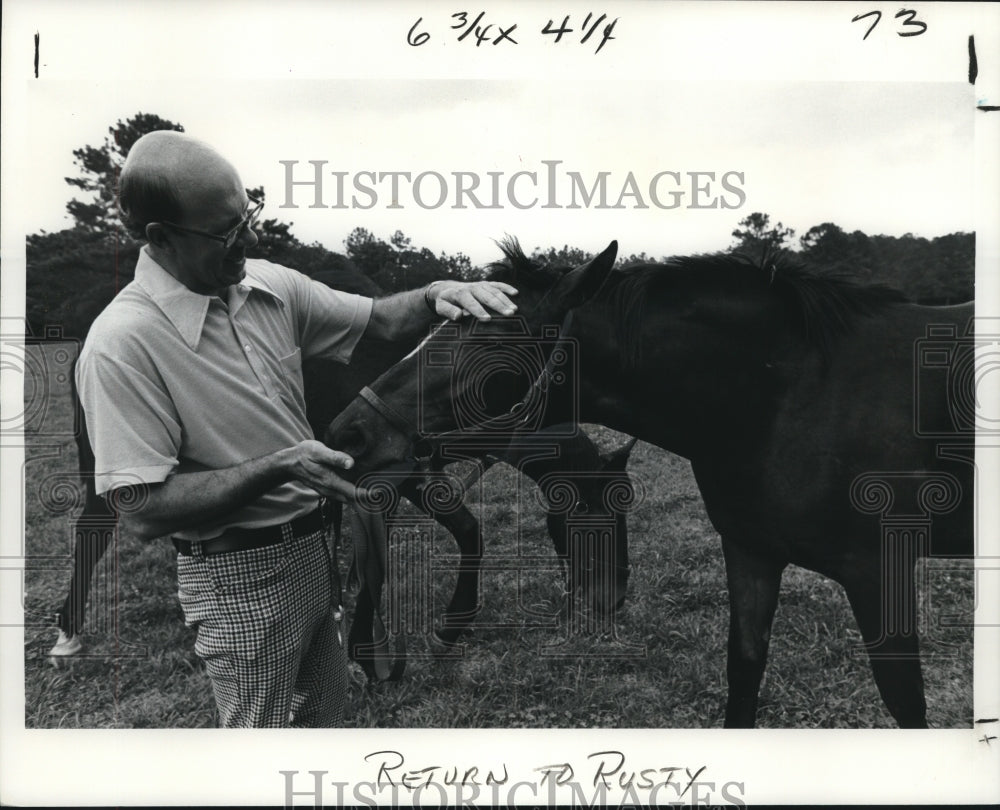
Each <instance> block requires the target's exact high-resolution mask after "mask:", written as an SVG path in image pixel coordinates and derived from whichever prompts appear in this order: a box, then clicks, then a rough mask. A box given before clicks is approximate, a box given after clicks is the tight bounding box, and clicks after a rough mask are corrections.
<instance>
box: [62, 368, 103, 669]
mask: <svg viewBox="0 0 1000 810" xmlns="http://www.w3.org/2000/svg"><path fill="white" fill-rule="evenodd" d="M71 392H72V397H73V402H74V404H76V403H77V402H78V401H77V398H76V387H75V386H73V387H72V389H71ZM76 407H78V405H76ZM76 449H77V458H78V463H79V468H80V478H81V480H82V481H83V485H84V487H85V488H86V500H85V501H84V505H83V511H82V512H81V513H80V515H79V516H78V517H77V519H76V522H75V523H74V525H73V573H72V575H71V576H70V582H69V590H68V591H67V593H66V599H65V600H64V601H63V604H62V607H61V608H60V609H59V611H58V612H57V613H56V624H57V626H58V628H59V638H58V639H57V641H56V644H55V646H54V647H53V648H52V649H51V650H50V651H49V655H51V656H54V657H55V658H59V657H65V656H69V655H75V654H76V653H78V652H80V651H81V650H82V649H83V647H82V645H81V644H80V641H79V639H77V638H76V636H78V635H79V634H80V633H81V632H83V624H84V618H85V614H86V607H87V596H88V595H89V593H90V585H91V581H92V579H93V576H94V568H95V567H96V566H97V563H98V562H99V561H100V559H101V558H102V557H103V556H104V553H105V552H106V551H107V549H108V546H109V545H110V544H111V541H112V540H113V539H114V536H115V528H116V516H115V513H114V512H113V511H112V510H111V508H110V507H109V506H108V503H107V501H105V500H104V498H102V497H101V496H100V495H98V494H97V491H96V488H95V486H94V454H93V451H92V450H91V448H90V439H89V437H88V434H87V425H86V422H85V421H84V420H83V416H82V413H81V415H80V431H79V433H78V434H77V436H76Z"/></svg>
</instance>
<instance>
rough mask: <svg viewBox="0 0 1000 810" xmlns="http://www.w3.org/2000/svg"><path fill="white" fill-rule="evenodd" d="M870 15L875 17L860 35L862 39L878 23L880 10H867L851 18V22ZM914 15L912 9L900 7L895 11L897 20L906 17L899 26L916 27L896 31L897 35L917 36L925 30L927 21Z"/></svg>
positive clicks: (866, 37)
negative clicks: (909, 29) (914, 29)
mask: <svg viewBox="0 0 1000 810" xmlns="http://www.w3.org/2000/svg"><path fill="white" fill-rule="evenodd" d="M872 16H874V17H875V19H874V21H873V22H872V24H871V25H870V26H869V27H868V30H867V31H865V35H864V36H863V37H861V39H862V40H866V39H868V35H869V34H870V33H871V32H872V31H874V30H875V26H876V25H878V24H879V20H881V19H882V12H881V11H869V12H868V13H866V14H858V15H857V16H856V17H854V18H852V19H851V22H857V21H858V20H863V19H865V18H866V17H872ZM916 16H917V12H915V11H913V10H912V9H908V8H901V9H900V10H899V11H897V12H896V17H895V18H896V19H897V20H898V19H899V18H900V17H905V18H906V19H905V20H903V22H902V23H900V26H901V27H903V28H905V27H906V26H911V27H913V28H916V29H917V30H916V31H897V32H896V34H897V35H899V36H901V37H916V36H919V35H920V34H922V33H924V31H926V30H927V23H924V22H921V21H920V20H918V19H915V18H916Z"/></svg>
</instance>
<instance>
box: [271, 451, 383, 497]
mask: <svg viewBox="0 0 1000 810" xmlns="http://www.w3.org/2000/svg"><path fill="white" fill-rule="evenodd" d="M285 452H287V453H288V454H289V455H288V459H287V464H288V472H289V475H290V477H291V478H293V479H295V480H296V481H299V482H300V483H303V484H305V485H306V486H307V487H311V488H312V489H314V490H316V492H318V493H319V494H320V495H323V496H324V497H326V498H331V499H333V500H335V501H340V502H341V503H354V502H355V501H356V500H357V499H358V498H359V497H364V496H365V494H366V493H365V491H364V490H359V489H358V488H357V487H355V486H354V484H352V483H350V482H349V481H345V480H344V479H343V478H341V477H340V476H339V475H337V471H338V470H349V469H351V467H353V466H354V459H353V458H351V457H350V456H349V455H347V453H342V452H340V451H339V450H331V449H330V448H329V447H327V446H326V445H325V444H323V443H322V442H318V441H315V440H314V439H308V440H306V441H303V442H299V443H298V444H297V445H295V446H294V447H290V448H289V449H288V450H287V451H285Z"/></svg>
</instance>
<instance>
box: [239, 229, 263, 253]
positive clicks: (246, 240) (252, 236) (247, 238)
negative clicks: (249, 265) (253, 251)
mask: <svg viewBox="0 0 1000 810" xmlns="http://www.w3.org/2000/svg"><path fill="white" fill-rule="evenodd" d="M239 241H240V242H242V243H243V245H244V246H246V247H248V248H252V247H255V246H256V245H257V243H258V242H259V241H260V238H259V237H258V236H257V231H255V230H254V229H253V228H251V227H250V226H249V225H247V226H246V227H245V228H244V229H243V230H242V231H241V232H240V237H239Z"/></svg>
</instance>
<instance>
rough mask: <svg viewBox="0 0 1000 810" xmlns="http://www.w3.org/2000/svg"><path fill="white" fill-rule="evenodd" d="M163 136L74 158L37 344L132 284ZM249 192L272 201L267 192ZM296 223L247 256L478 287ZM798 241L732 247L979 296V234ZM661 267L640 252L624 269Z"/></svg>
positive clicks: (370, 289)
mask: <svg viewBox="0 0 1000 810" xmlns="http://www.w3.org/2000/svg"><path fill="white" fill-rule="evenodd" d="M161 129H169V130H175V131H178V132H183V131H184V128H183V126H181V125H180V124H176V123H174V122H172V121H168V120H166V119H163V118H160V117H159V116H157V115H153V114H149V113H142V112H140V113H137V114H136V115H135V116H132V117H131V118H128V119H127V120H125V121H121V120H119V121H118V122H117V123H116V124H115V125H114V126H111V127H109V128H108V134H107V136H106V137H105V139H104V143H103V144H101V145H100V146H89V145H88V146H83V147H81V148H80V149H76V150H74V151H73V157H74V163H75V165H76V167H77V169H78V170H79V174H78V175H77V176H76V177H67V178H66V182H67V183H68V184H69V185H70V186H71V187H73V188H76V189H79V190H80V191H82V192H84V194H85V195H86V198H85V199H83V200H78V199H76V198H73V199H72V200H70V201H69V203H67V205H66V210H67V212H68V213H69V215H70V217H71V218H72V220H73V224H72V226H70V227H69V228H66V229H64V230H61V231H56V232H54V233H46V232H45V231H42V232H40V233H36V234H32V235H29V236H28V237H27V301H26V313H27V321H28V334H29V336H32V337H35V338H38V337H41V336H44V335H47V334H52V331H51V328H52V327H58V328H61V330H62V334H63V335H64V336H66V337H75V338H83V337H84V336H85V334H86V332H87V329H88V328H89V325H90V323H91V322H92V321H93V319H94V318H95V317H96V316H97V314H98V313H99V312H100V311H101V309H103V307H104V306H106V305H107V303H108V302H109V301H110V300H111V298H112V297H114V295H115V293H116V292H117V291H118V290H120V289H121V288H122V287H124V286H125V285H126V284H127V283H128V282H129V281H131V279H132V273H133V271H134V268H135V263H136V259H137V258H138V252H139V248H140V247H141V243H139V242H136V241H134V240H132V239H131V238H130V237H129V236H128V235H127V234H126V233H125V231H124V229H122V228H121V227H120V226H119V224H118V217H117V211H116V204H115V200H116V188H117V180H118V172H119V170H120V167H121V165H122V163H123V161H124V160H125V157H126V156H127V155H128V152H129V150H130V149H131V148H132V145H133V144H134V143H135V142H136V141H137V140H138V139H139V138H140V137H141V136H142V135H144V134H146V133H147V132H152V131H154V130H161ZM250 191H251V192H252V193H254V194H255V195H257V196H261V197H263V196H264V195H265V190H264V189H263V188H261V187H257V188H253V189H250ZM293 224H294V223H285V222H279V221H278V220H276V219H264V220H263V221H262V222H261V223H260V225H259V227H258V237H259V242H258V245H257V247H256V248H255V250H254V251H252V252H251V255H252V256H254V257H257V258H264V259H268V260H270V261H274V262H277V263H279V264H284V265H286V266H288V267H293V268H295V269H296V270H299V271H301V272H303V273H305V274H306V275H309V276H321V277H322V278H323V279H324V280H325V281H326V282H327V283H333V284H334V286H336V282H337V278H338V277H346V274H350V276H351V279H352V282H353V284H352V285H351V286H352V288H356V287H357V282H358V273H360V275H361V277H362V278H363V279H364V280H365V281H364V284H363V291H364V292H367V293H369V294H372V295H381V294H388V293H392V292H397V291H400V290H405V289H413V288H416V287H420V286H423V285H424V284H427V283H428V282H430V281H433V280H434V279H439V278H454V279H461V280H470V279H474V278H477V277H479V275H480V274H481V273H482V272H483V271H482V269H481V268H477V267H474V266H473V265H472V262H471V261H470V260H469V257H468V256H466V255H464V254H463V253H456V254H448V253H438V254H435V253H434V252H432V251H430V250H429V249H427V248H424V247H418V246H416V245H414V244H413V243H412V240H411V239H410V238H409V237H407V236H406V235H405V234H403V233H402V232H401V231H396V232H395V233H394V234H392V235H391V236H390V237H389V238H388V240H385V239H383V238H381V237H379V236H376V235H375V234H373V233H371V232H370V231H368V230H366V229H365V228H360V227H359V228H355V229H354V230H353V231H351V232H350V234H349V235H348V237H347V238H346V239H345V240H344V251H343V252H342V253H337V252H334V251H331V250H329V249H327V248H326V247H324V246H323V245H321V244H319V243H318V242H313V243H311V244H305V243H303V242H302V241H300V240H299V239H298V238H297V237H296V236H295V235H294V234H293V233H292V226H293ZM794 235H795V234H794V231H793V230H792V229H791V228H786V227H784V226H783V225H782V223H780V222H778V223H777V224H775V225H772V224H771V219H770V216H769V215H768V214H764V213H760V212H754V213H752V214H750V215H748V216H747V217H744V218H743V219H742V220H741V221H740V222H739V224H738V227H737V228H736V229H735V230H734V231H733V233H732V236H733V242H732V244H731V245H730V246H729V248H728V249H729V250H738V251H743V252H747V253H750V254H756V253H759V252H761V251H765V250H792V251H794V252H795V253H796V255H797V256H798V258H799V259H800V260H801V261H803V262H805V263H807V264H809V265H813V266H816V267H818V268H823V269H827V270H832V271H836V272H846V273H849V274H851V275H853V276H855V277H858V278H859V279H861V280H862V281H866V282H871V283H881V284H886V285H889V286H892V287H896V288H897V289H900V290H902V291H903V292H904V293H905V294H906V295H907V296H908V297H909V298H910V299H911V300H914V301H917V302H920V303H928V304H950V303H957V302H960V301H967V300H970V299H971V298H972V297H973V285H974V266H975V235H974V234H971V233H953V234H948V235H947V236H939V237H935V238H934V239H925V238H922V237H916V236H913V235H912V234H906V235H904V236H901V237H893V236H881V235H877V236H869V235H867V234H865V233H862V232H861V231H854V232H853V233H848V232H846V231H844V230H842V229H841V228H840V227H838V226H837V225H835V224H833V223H831V222H826V223H822V224H820V225H816V226H814V227H812V228H810V229H809V230H808V231H806V233H805V234H804V235H803V236H802V237H801V238H800V239H799V240H798V243H797V244H796V243H795V241H794ZM533 255H534V256H536V257H539V258H543V259H545V260H547V261H551V262H553V263H558V264H565V265H572V264H579V263H580V262H582V261H585V260H586V259H587V258H589V255H588V254H586V253H584V252H583V251H582V250H580V249H579V248H576V247H572V246H569V245H564V246H563V247H561V248H554V247H549V248H540V247H536V248H535V249H534V251H533ZM660 258H661V260H662V259H663V258H666V257H660ZM653 260H654V259H653V257H650V256H647V255H646V254H645V253H639V254H633V255H630V256H627V257H623V258H622V259H620V260H619V261H620V262H621V263H623V264H629V263H635V262H644V261H653Z"/></svg>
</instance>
